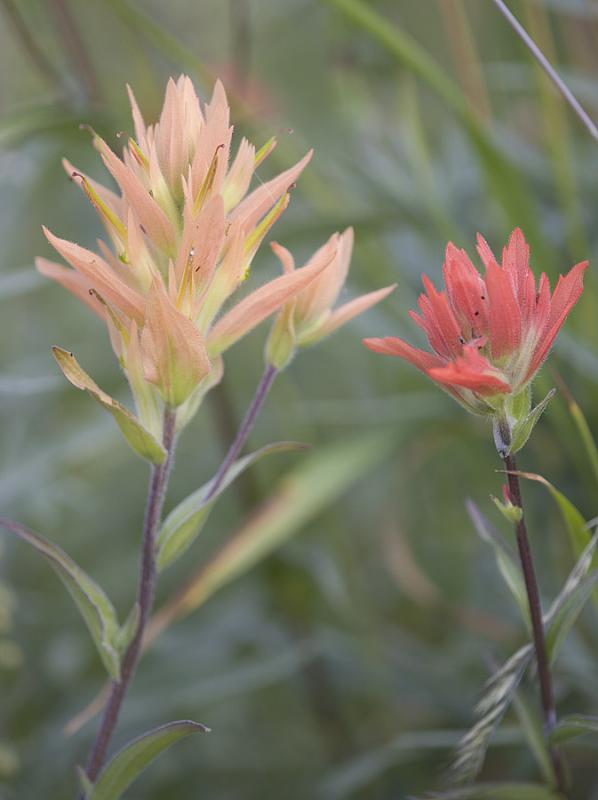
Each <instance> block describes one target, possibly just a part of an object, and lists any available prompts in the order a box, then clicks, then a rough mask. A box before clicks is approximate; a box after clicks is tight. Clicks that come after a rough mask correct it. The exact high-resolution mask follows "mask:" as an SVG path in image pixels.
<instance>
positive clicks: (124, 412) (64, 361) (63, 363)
mask: <svg viewBox="0 0 598 800" xmlns="http://www.w3.org/2000/svg"><path fill="white" fill-rule="evenodd" d="M52 351H53V353H54V358H55V359H56V361H57V362H58V366H59V367H60V369H61V370H62V371H63V373H64V375H65V377H66V378H67V380H69V381H70V382H71V383H72V384H73V386H76V387H77V389H82V390H84V391H86V392H87V393H88V394H89V395H91V397H93V399H94V400H96V401H97V402H98V403H99V404H100V405H102V406H104V408H105V409H107V410H108V411H109V412H110V413H111V414H112V416H113V417H114V419H115V420H116V422H117V424H118V427H119V428H120V429H121V431H122V434H123V436H124V437H125V439H126V440H127V442H128V443H129V445H130V446H131V447H132V448H133V450H134V451H135V452H136V453H137V454H138V455H140V456H141V457H142V458H145V459H146V460H147V461H151V462H152V463H154V464H161V463H162V462H163V461H164V459H165V458H166V451H165V450H164V448H163V447H162V445H161V444H160V443H159V442H158V441H157V440H156V439H155V438H154V437H153V436H152V434H151V433H150V432H149V431H148V430H147V429H146V428H144V426H143V425H142V424H141V422H140V421H139V420H138V419H137V417H135V416H134V415H133V414H132V413H131V412H130V411H129V410H128V408H125V406H123V405H122V403H119V402H118V400H115V399H114V398H113V397H110V395H108V394H106V392H104V391H102V389H100V387H99V386H98V385H97V384H96V383H95V381H94V380H93V379H92V378H91V377H90V376H89V375H88V374H87V373H86V372H85V370H84V369H83V368H82V367H81V365H80V364H79V363H78V362H77V360H76V358H75V356H74V355H73V354H72V353H70V352H69V351H68V350H63V349H62V348H61V347H53V348H52Z"/></svg>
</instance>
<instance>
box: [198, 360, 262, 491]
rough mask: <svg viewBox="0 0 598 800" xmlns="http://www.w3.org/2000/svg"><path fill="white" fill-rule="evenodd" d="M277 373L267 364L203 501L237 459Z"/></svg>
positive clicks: (216, 488) (218, 486) (215, 488)
mask: <svg viewBox="0 0 598 800" xmlns="http://www.w3.org/2000/svg"><path fill="white" fill-rule="evenodd" d="M277 375H278V370H277V369H276V367H273V366H272V365H271V364H267V365H266V368H265V369H264V373H263V375H262V377H261V379H260V382H259V383H258V385H257V389H256V390H255V395H254V396H253V400H252V401H251V405H250V406H249V408H248V409H247V413H246V414H245V417H244V419H243V422H242V423H241V427H240V428H239V430H238V432H237V435H236V436H235V439H234V441H233V443H232V444H231V446H230V448H229V450H228V453H227V454H226V456H225V457H224V461H223V462H222V464H221V465H220V467H219V468H218V472H217V473H216V475H215V476H214V478H213V480H212V485H211V486H210V490H209V491H208V494H207V496H206V500H205V502H207V501H208V500H210V499H211V498H212V497H214V495H215V494H216V492H217V491H218V489H219V488H220V487H221V486H222V482H223V481H224V479H225V478H226V473H227V472H228V471H229V469H230V468H231V467H232V465H233V464H234V462H235V461H236V459H237V456H238V455H239V453H240V452H241V450H242V449H243V445H244V444H245V442H246V441H247V437H248V436H249V434H250V433H251V429H252V428H253V425H254V423H255V420H256V419H257V415H258V414H259V412H260V410H261V408H262V406H263V405H264V402H265V400H266V398H267V397H268V392H269V391H270V388H271V387H272V384H273V383H274V379H275V378H276V376H277Z"/></svg>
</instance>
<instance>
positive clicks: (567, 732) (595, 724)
mask: <svg viewBox="0 0 598 800" xmlns="http://www.w3.org/2000/svg"><path fill="white" fill-rule="evenodd" d="M587 733H598V717H591V716H589V715H587V714H571V715H570V716H568V717H563V718H562V719H561V720H560V721H559V723H558V725H557V726H556V727H555V728H554V730H553V731H552V733H551V734H550V741H551V742H552V743H553V744H561V743H562V742H568V741H569V739H576V738H577V737H578V736H585V734H587Z"/></svg>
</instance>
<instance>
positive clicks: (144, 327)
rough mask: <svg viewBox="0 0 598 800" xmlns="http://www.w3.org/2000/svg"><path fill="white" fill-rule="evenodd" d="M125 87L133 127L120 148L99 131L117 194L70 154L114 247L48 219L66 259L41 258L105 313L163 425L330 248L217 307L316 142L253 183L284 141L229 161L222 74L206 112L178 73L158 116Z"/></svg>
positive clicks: (212, 379)
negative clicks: (66, 232)
mask: <svg viewBox="0 0 598 800" xmlns="http://www.w3.org/2000/svg"><path fill="white" fill-rule="evenodd" d="M129 98H130V101H131V108H132V115H133V122H134V128H135V137H134V138H133V137H131V138H129V139H128V141H127V143H126V146H125V147H124V151H123V157H122V159H121V158H119V157H118V156H117V155H116V154H115V153H114V152H113V151H112V150H111V149H110V147H109V146H108V145H107V144H106V142H105V141H104V140H103V139H102V138H100V137H99V136H98V135H97V134H95V133H94V139H93V142H94V145H95V147H96V149H97V150H98V151H99V153H100V155H101V158H102V160H103V162H104V165H105V166H106V168H107V169H108V171H109V172H110V174H111V175H112V177H113V178H114V180H115V181H116V184H117V186H118V189H119V193H116V192H113V191H112V190H110V189H107V188H105V187H103V186H102V185H101V184H99V183H97V182H96V181H94V180H92V179H91V178H89V177H87V176H86V175H84V174H83V173H82V172H80V171H78V170H76V169H75V168H74V167H73V166H72V165H71V164H70V163H69V162H67V161H65V162H64V165H65V169H66V171H67V173H68V174H69V175H70V176H71V177H72V179H73V180H74V181H75V182H76V183H78V184H79V185H80V186H81V188H82V189H83V191H84V192H85V194H86V195H87V197H88V198H89V200H90V201H91V203H92V205H93V206H94V208H95V209H96V211H97V213H98V215H99V216H100V219H101V221H102V223H103V225H104V227H105V228H106V231H107V233H108V236H109V238H110V244H111V247H110V246H108V245H107V244H106V243H105V242H103V241H99V242H98V246H99V252H98V253H95V252H92V251H90V250H87V249H85V248H83V247H80V246H79V245H77V244H73V243H72V242H68V241H66V240H64V239H60V238H59V237H57V236H55V235H54V234H53V233H51V232H50V231H48V230H46V229H44V232H45V234H46V237H47V238H48V241H49V242H50V244H51V245H52V246H53V247H54V249H55V250H56V251H57V252H58V253H59V254H60V255H61V256H62V257H63V258H64V259H65V261H67V263H68V264H69V265H70V268H67V267H64V266H62V265H60V264H56V263H54V262H51V261H48V260H46V259H43V258H40V259H38V260H37V267H38V269H39V271H40V272H42V273H43V274H44V275H46V276H48V277H50V278H52V279H54V280H56V281H57V282H58V283H60V284H62V285H63V286H64V287H65V288H67V289H68V290H69V291H71V292H72V293H73V294H74V295H76V296H77V297H78V298H79V299H80V300H82V301H83V302H85V303H86V304H87V305H88V306H89V307H90V308H92V309H93V311H94V312H95V313H96V314H97V315H98V316H100V317H101V318H102V319H103V320H104V321H105V322H106V325H107V327H108V329H109V332H110V337H111V341H112V345H113V348H114V350H115V352H116V354H117V355H118V357H119V359H120V362H121V365H122V367H123V369H124V370H125V372H126V374H127V377H128V379H129V382H130V384H131V387H132V390H133V393H134V395H135V399H136V403H137V406H138V412H139V414H140V416H141V417H142V419H143V421H144V423H145V424H146V425H148V426H154V425H155V424H156V419H159V418H160V414H158V413H156V412H157V409H158V407H159V405H160V403H161V402H162V403H166V404H168V405H171V406H180V405H181V404H183V403H186V404H187V406H188V409H187V410H189V411H190V410H194V409H195V408H196V407H197V404H198V402H199V400H200V399H201V397H202V396H203V394H205V391H207V390H208V389H209V388H210V387H211V386H213V385H214V384H215V383H216V382H217V381H218V380H219V378H220V376H221V372H222V367H221V363H220V362H221V354H222V353H223V352H224V351H225V350H226V349H227V348H229V347H230V346H231V345H232V344H234V343H235V342H236V341H237V340H238V339H240V338H241V337H242V336H244V335H245V334H246V333H248V332H249V331H250V330H251V329H252V328H253V327H255V326H256V325H258V324H259V323H260V322H261V321H263V320H264V319H265V318H266V317H267V316H269V315H270V314H272V313H274V312H276V311H277V310H278V309H279V308H280V307H281V306H283V305H284V303H285V302H287V301H288V300H289V298H290V297H293V296H294V295H295V294H297V293H298V292H300V291H302V290H303V289H305V287H306V286H307V285H308V284H309V283H310V282H311V281H312V280H314V278H315V277H316V276H317V275H318V274H319V272H320V271H322V270H323V269H324V268H325V267H326V265H327V261H326V259H327V258H328V257H329V255H330V254H328V253H322V254H321V255H320V257H318V258H316V259H314V260H312V262H311V263H310V264H309V265H308V266H307V267H305V268H303V269H301V270H297V271H295V272H292V273H289V274H285V275H283V276H281V277H279V278H277V279H275V280H273V281H270V282H269V283H266V284H265V285H264V286H262V287H261V288H259V289H257V290H256V291H254V292H253V293H252V294H250V295H249V296H248V297H246V298H245V299H244V300H242V301H241V302H240V303H238V304H237V305H236V306H233V308H232V309H231V310H229V311H228V312H227V313H225V314H224V315H223V316H219V315H220V311H221V308H222V306H223V305H224V303H225V302H227V301H228V300H229V298H230V297H231V295H233V294H234V293H235V292H236V291H237V289H238V288H239V287H240V286H241V284H242V283H243V282H244V280H245V278H246V277H247V275H248V272H249V269H250V266H251V263H252V260H253V258H254V256H255V254H256V252H257V250H258V248H259V246H260V244H261V242H262V240H263V238H264V237H265V236H266V234H267V233H268V231H269V230H270V228H271V227H272V225H273V224H274V223H275V222H276V220H277V219H278V217H279V216H280V215H281V214H282V213H283V211H284V210H285V208H286V207H287V205H288V202H289V189H290V187H291V186H292V185H293V184H294V182H295V181H296V179H297V178H298V177H299V175H300V174H301V172H302V170H303V169H304V167H305V166H306V165H307V163H308V162H309V160H310V158H311V151H310V152H308V153H307V154H306V155H305V156H304V157H303V158H302V159H301V160H300V161H299V162H298V163H297V164H295V165H294V166H293V167H291V168H290V169H288V170H286V171H285V172H283V173H282V174H280V175H278V176H277V177H275V178H273V179H272V180H270V181H268V182H267V183H265V184H262V185H261V186H260V187H258V188H257V189H255V190H254V191H252V192H249V187H250V183H251V180H252V177H253V173H254V172H255V169H256V167H257V166H258V165H259V164H261V163H262V161H263V160H264V159H265V158H266V157H267V156H268V154H269V153H270V152H271V151H272V149H273V148H274V146H275V144H276V142H275V140H273V139H272V140H270V141H269V142H267V143H266V145H264V147H263V148H262V149H261V150H260V151H258V152H257V153H256V151H255V148H254V146H253V145H252V144H250V143H249V142H248V141H247V140H246V139H242V141H241V143H240V145H239V147H238V150H237V153H236V155H235V157H234V159H233V160H232V163H230V164H229V154H230V149H231V136H232V128H231V127H230V124H229V107H228V103H227V99H226V95H225V93H224V89H223V87H222V85H221V84H220V83H219V82H218V83H217V84H216V86H215V89H214V94H213V97H212V100H211V101H210V103H208V104H207V105H206V106H205V108H203V109H202V107H201V105H200V102H199V100H198V98H197V95H196V93H195V90H194V88H193V84H192V83H191V80H190V79H189V78H188V77H186V76H182V77H181V78H179V79H178V81H176V82H175V81H173V80H172V79H171V80H170V81H169V82H168V86H167V89H166V95H165V99H164V105H163V108H162V112H161V115H160V118H159V121H158V122H157V123H156V124H155V125H153V126H152V125H146V124H145V122H144V120H143V117H142V115H141V112H140V110H139V107H138V105H137V102H136V100H135V97H134V95H133V92H132V91H131V90H130V89H129ZM248 192H249V193H248ZM330 257H331V256H330ZM148 384H149V386H148ZM152 387H153V388H152ZM179 416H180V417H184V416H185V413H182V414H181V415H179Z"/></svg>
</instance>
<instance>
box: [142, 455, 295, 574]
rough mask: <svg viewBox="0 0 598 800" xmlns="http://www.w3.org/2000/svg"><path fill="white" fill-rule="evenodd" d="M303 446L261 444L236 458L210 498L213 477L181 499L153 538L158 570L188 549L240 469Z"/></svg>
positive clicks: (240, 471) (241, 470) (237, 475)
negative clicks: (266, 457)
mask: <svg viewBox="0 0 598 800" xmlns="http://www.w3.org/2000/svg"><path fill="white" fill-rule="evenodd" d="M307 446H308V445H305V444H301V443H299V442H276V443H275V444H269V445H266V446H265V447H261V448H260V449H259V450H256V451H255V452H254V453H250V454H249V455H247V456H245V457H244V458H240V459H239V460H238V461H236V462H235V463H234V464H233V465H232V466H231V468H230V469H229V470H228V472H227V473H226V476H225V478H224V480H223V481H222V483H221V485H220V486H219V488H218V490H217V491H216V493H215V494H214V495H213V496H212V497H209V495H210V490H211V488H212V485H213V481H214V478H212V480H210V481H209V482H208V483H206V484H204V485H203V486H201V487H200V488H199V489H197V491H195V492H193V494H190V495H189V497H187V498H185V500H183V501H182V502H181V503H179V505H178V506H177V507H176V508H175V509H174V510H173V511H171V512H170V514H169V515H168V516H167V517H166V519H165V520H164V523H163V525H162V527H161V528H160V531H159V533H158V537H157V541H156V550H157V564H158V569H159V570H160V571H162V570H163V569H166V567H169V566H170V565H171V564H172V563H173V562H174V561H175V560H176V559H177V558H180V556H182V555H183V553H185V552H186V551H187V550H188V549H189V547H190V546H191V545H192V544H193V542H194V541H195V539H196V538H197V537H198V536H199V533H200V532H201V529H202V528H203V526H204V525H205V523H206V521H207V519H208V516H209V514H210V511H211V510H212V508H213V507H214V505H215V504H216V501H217V500H218V498H219V497H220V495H221V494H222V493H223V492H224V491H225V489H227V488H228V487H229V486H230V485H231V483H232V482H233V481H234V480H236V479H237V478H238V477H239V475H240V474H241V473H242V472H244V471H245V470H246V469H248V468H249V467H251V466H252V465H253V464H256V463H257V462H258V461H260V460H261V459H262V458H265V456H269V455H272V454H274V453H287V452H291V451H293V450H304V449H306V448H307ZM208 498H209V499H208Z"/></svg>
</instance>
